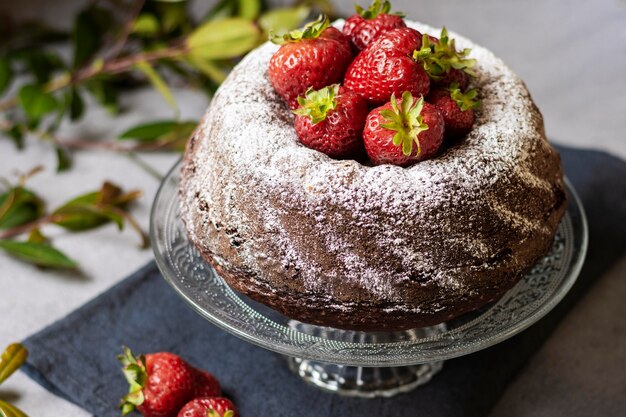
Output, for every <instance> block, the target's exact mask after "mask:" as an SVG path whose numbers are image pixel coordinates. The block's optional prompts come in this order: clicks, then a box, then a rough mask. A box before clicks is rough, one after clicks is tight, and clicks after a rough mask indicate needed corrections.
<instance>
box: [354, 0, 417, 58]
mask: <svg viewBox="0 0 626 417" xmlns="http://www.w3.org/2000/svg"><path fill="white" fill-rule="evenodd" d="M355 9H356V14H354V15H352V16H350V17H349V18H347V19H346V22H345V23H344V25H343V33H344V34H345V35H346V36H347V37H349V38H350V40H351V41H352V44H353V45H354V46H355V47H356V49H357V50H362V49H364V48H365V47H367V46H368V45H369V44H370V43H371V42H372V41H374V40H375V39H376V38H378V36H380V35H381V34H383V33H384V32H388V31H390V30H392V29H397V28H404V27H406V23H404V20H403V19H402V17H403V16H404V14H402V13H390V11H391V4H390V3H389V1H387V0H385V1H381V0H374V1H373V2H372V4H371V5H370V7H369V8H367V9H365V10H364V9H363V8H362V7H361V6H359V5H356V6H355Z"/></svg>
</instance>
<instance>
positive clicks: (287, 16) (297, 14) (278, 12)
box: [258, 6, 311, 33]
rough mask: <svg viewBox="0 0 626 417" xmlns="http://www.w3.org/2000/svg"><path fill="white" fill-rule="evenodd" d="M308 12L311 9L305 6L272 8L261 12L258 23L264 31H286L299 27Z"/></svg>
mask: <svg viewBox="0 0 626 417" xmlns="http://www.w3.org/2000/svg"><path fill="white" fill-rule="evenodd" d="M309 13H311V9H310V8H309V7H307V6H298V7H285V8H280V9H273V10H270V11H268V12H266V13H263V14H262V15H261V17H259V21H258V23H259V26H261V28H262V29H263V31H265V32H266V33H270V32H274V33H286V32H289V31H290V30H293V29H296V28H299V27H300V26H301V25H302V22H304V20H305V19H306V18H307V17H308V16H309Z"/></svg>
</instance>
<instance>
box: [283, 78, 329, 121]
mask: <svg viewBox="0 0 626 417" xmlns="http://www.w3.org/2000/svg"><path fill="white" fill-rule="evenodd" d="M338 93H339V84H333V85H329V86H328V87H324V88H320V89H319V90H313V88H311V87H309V89H308V90H306V93H305V94H304V97H302V96H300V97H298V104H299V105H300V107H299V108H297V109H296V110H294V111H293V112H294V113H295V114H297V115H299V116H306V117H309V118H310V119H311V123H312V124H314V125H315V124H318V123H319V122H321V121H322V120H324V119H326V115H327V114H328V112H329V111H330V110H334V109H335V107H337V99H336V98H335V97H336V96H337V94H338Z"/></svg>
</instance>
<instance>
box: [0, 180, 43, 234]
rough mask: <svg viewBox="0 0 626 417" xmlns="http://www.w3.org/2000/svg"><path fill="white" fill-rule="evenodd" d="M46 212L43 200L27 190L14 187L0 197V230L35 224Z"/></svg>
mask: <svg viewBox="0 0 626 417" xmlns="http://www.w3.org/2000/svg"><path fill="white" fill-rule="evenodd" d="M44 212H45V205H44V202H43V200H42V199H41V198H39V197H38V196H37V195H36V194H35V193H33V192H32V191H30V190H28V189H26V188H23V187H14V188H12V189H10V190H8V191H7V192H5V193H3V194H1V195H0V230H1V229H10V228H12V227H17V226H21V225H23V224H27V223H30V222H33V221H35V220H37V219H38V218H40V217H41V216H43V215H44Z"/></svg>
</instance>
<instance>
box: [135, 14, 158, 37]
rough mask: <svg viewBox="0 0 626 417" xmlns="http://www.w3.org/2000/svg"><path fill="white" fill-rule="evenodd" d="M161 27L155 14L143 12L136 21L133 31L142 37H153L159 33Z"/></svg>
mask: <svg viewBox="0 0 626 417" xmlns="http://www.w3.org/2000/svg"><path fill="white" fill-rule="evenodd" d="M159 29H160V28H159V21H158V20H157V18H156V17H155V16H154V15H153V14H150V13H142V14H140V15H139V17H138V18H137V20H136V21H135V24H134V25H133V30H132V33H134V34H136V35H139V36H142V37H151V36H154V35H156V34H157V33H159Z"/></svg>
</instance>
